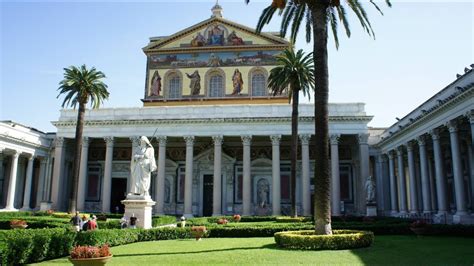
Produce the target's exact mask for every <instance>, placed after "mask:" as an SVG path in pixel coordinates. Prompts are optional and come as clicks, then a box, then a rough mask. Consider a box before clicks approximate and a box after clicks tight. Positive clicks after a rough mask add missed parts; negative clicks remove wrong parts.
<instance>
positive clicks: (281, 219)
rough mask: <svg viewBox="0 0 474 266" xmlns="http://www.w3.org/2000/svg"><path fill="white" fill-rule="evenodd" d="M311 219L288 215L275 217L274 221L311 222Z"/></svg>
mask: <svg viewBox="0 0 474 266" xmlns="http://www.w3.org/2000/svg"><path fill="white" fill-rule="evenodd" d="M312 220H313V218H312V217H304V216H300V217H290V216H281V217H276V221H277V222H278V223H302V222H311V221H312Z"/></svg>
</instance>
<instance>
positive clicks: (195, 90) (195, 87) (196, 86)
mask: <svg viewBox="0 0 474 266" xmlns="http://www.w3.org/2000/svg"><path fill="white" fill-rule="evenodd" d="M186 76H188V78H190V79H191V83H190V84H189V88H190V89H191V95H193V96H195V95H199V92H200V91H201V76H200V75H199V71H197V70H196V71H194V73H192V74H191V75H190V74H188V73H186Z"/></svg>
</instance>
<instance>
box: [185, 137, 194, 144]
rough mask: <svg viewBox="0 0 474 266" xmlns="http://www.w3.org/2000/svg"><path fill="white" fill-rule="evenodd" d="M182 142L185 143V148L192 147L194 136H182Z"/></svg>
mask: <svg viewBox="0 0 474 266" xmlns="http://www.w3.org/2000/svg"><path fill="white" fill-rule="evenodd" d="M183 138H184V141H186V146H193V145H194V136H184V137H183Z"/></svg>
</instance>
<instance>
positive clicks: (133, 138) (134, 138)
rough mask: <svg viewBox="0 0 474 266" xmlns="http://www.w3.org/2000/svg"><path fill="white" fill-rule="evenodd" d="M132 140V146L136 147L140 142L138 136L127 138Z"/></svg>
mask: <svg viewBox="0 0 474 266" xmlns="http://www.w3.org/2000/svg"><path fill="white" fill-rule="evenodd" d="M129 139H130V140H131V141H132V146H133V147H136V146H138V144H139V143H140V136H133V137H130V138H129Z"/></svg>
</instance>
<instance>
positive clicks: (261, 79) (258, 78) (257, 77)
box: [252, 73, 267, 96]
mask: <svg viewBox="0 0 474 266" xmlns="http://www.w3.org/2000/svg"><path fill="white" fill-rule="evenodd" d="M266 85H267V84H266V80H265V75H264V74H263V73H256V74H253V75H252V96H266V95H267V89H266V87H267V86H266Z"/></svg>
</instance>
